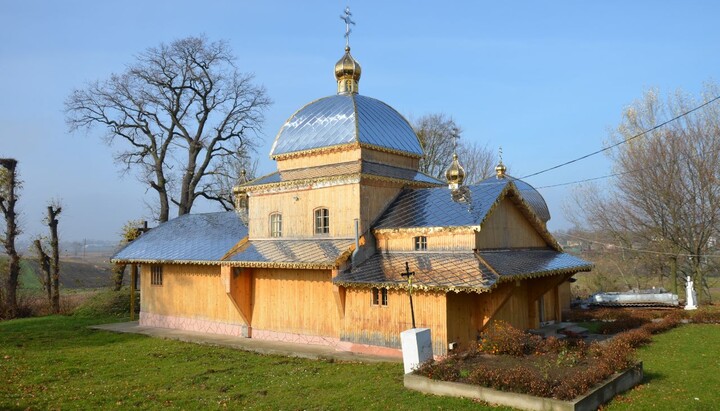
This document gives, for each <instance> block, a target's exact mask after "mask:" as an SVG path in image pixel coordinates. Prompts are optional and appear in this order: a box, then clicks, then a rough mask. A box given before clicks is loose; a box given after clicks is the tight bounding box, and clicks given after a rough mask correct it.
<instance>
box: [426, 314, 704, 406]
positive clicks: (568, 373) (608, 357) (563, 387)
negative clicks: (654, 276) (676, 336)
mask: <svg viewBox="0 0 720 411" xmlns="http://www.w3.org/2000/svg"><path fill="white" fill-rule="evenodd" d="M666 314H667V313H666ZM703 318H705V317H703ZM617 321H623V320H620V319H618V320H616V322H617ZM680 323H681V316H680V315H675V314H673V315H666V316H665V317H664V318H655V319H654V320H653V319H652V317H651V318H641V319H640V320H638V319H633V318H632V317H627V319H626V321H623V322H622V324H625V325H628V326H629V325H630V324H634V325H636V326H637V328H633V329H631V330H628V331H624V332H622V333H619V334H617V335H616V336H615V337H613V338H612V339H610V340H608V341H604V342H593V343H591V344H587V343H585V341H583V340H581V339H567V340H558V339H557V338H552V337H551V338H548V339H542V338H541V337H539V336H535V335H530V334H527V333H525V332H523V331H520V330H517V329H515V328H513V327H511V326H509V325H508V324H505V323H502V322H498V323H495V325H493V326H491V327H490V328H489V329H488V330H487V331H485V332H484V333H483V334H482V336H481V340H480V341H479V342H478V344H477V345H475V346H474V347H472V348H471V349H469V350H466V351H462V352H457V353H453V354H451V355H449V356H447V357H446V358H444V359H443V360H441V361H430V362H427V363H425V364H423V365H422V366H421V367H419V368H418V369H417V370H416V371H415V373H416V374H418V375H422V376H425V377H428V378H431V379H435V380H442V381H451V382H462V383H467V384H474V385H479V386H482V387H489V388H493V389H496V390H501V391H510V392H516V393H523V394H530V395H534V396H539V397H546V398H555V399H560V400H571V399H573V398H576V397H578V396H579V395H582V394H584V393H586V392H587V391H588V390H589V389H590V388H592V387H593V386H595V385H596V384H598V383H600V382H601V381H604V380H606V379H607V378H608V377H610V376H612V375H613V374H615V373H618V372H621V371H624V370H626V369H628V368H630V367H631V366H632V365H633V364H635V356H634V348H636V347H639V346H642V345H645V344H648V343H649V342H650V341H651V340H652V335H653V334H657V333H660V332H664V331H667V330H669V329H671V328H674V327H676V326H678V325H679V324H680ZM609 324H611V323H609ZM617 327H618V329H625V328H624V327H620V326H617Z"/></svg>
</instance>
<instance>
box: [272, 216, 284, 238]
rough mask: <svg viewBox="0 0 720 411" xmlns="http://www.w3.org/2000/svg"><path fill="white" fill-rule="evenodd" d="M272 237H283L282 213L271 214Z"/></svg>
mask: <svg viewBox="0 0 720 411" xmlns="http://www.w3.org/2000/svg"><path fill="white" fill-rule="evenodd" d="M270 237H274V238H277V237H282V214H280V213H272V214H270Z"/></svg>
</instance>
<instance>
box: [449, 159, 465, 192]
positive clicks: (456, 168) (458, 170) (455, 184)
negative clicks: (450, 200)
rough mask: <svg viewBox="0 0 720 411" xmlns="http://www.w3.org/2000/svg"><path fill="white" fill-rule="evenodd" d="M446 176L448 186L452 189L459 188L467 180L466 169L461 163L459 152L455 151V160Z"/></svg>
mask: <svg viewBox="0 0 720 411" xmlns="http://www.w3.org/2000/svg"><path fill="white" fill-rule="evenodd" d="M445 178H447V182H448V187H449V188H450V189H451V190H457V189H458V188H460V186H461V185H462V183H463V181H465V169H464V168H462V166H461V165H460V161H458V155H457V153H453V160H452V163H451V164H450V167H449V168H448V169H447V171H446V172H445Z"/></svg>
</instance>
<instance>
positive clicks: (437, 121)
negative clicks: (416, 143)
mask: <svg viewBox="0 0 720 411" xmlns="http://www.w3.org/2000/svg"><path fill="white" fill-rule="evenodd" d="M412 126H413V129H414V130H415V133H416V134H417V136H418V138H419V139H420V144H422V147H423V151H424V152H425V156H424V157H423V159H422V160H420V171H421V172H423V173H425V174H428V175H430V176H433V177H435V178H438V179H440V180H444V179H445V171H447V169H448V167H450V163H451V162H452V156H453V153H455V152H457V154H458V156H459V158H460V163H461V164H462V166H463V168H464V169H465V181H466V182H467V183H468V184H472V183H476V182H478V181H480V180H482V179H484V178H487V177H489V176H491V175H493V168H494V167H495V162H494V159H495V156H494V154H493V153H492V152H491V151H490V150H488V148H487V147H486V146H480V145H478V144H477V143H466V142H464V141H462V129H461V128H460V126H458V125H457V123H455V120H453V118H452V117H450V116H448V115H446V114H444V113H435V114H426V115H424V116H422V117H420V118H418V119H417V120H413V121H412Z"/></svg>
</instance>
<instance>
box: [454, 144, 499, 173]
mask: <svg viewBox="0 0 720 411" xmlns="http://www.w3.org/2000/svg"><path fill="white" fill-rule="evenodd" d="M458 156H459V158H460V163H461V164H462V166H463V168H464V169H465V182H466V183H468V184H475V183H477V182H479V181H481V180H484V179H486V178H488V177H492V176H494V175H495V166H496V165H497V161H498V159H497V157H496V156H495V154H494V153H493V152H492V151H491V150H490V149H488V147H487V145H485V146H480V145H479V144H477V143H475V142H473V143H467V142H463V141H461V142H460V145H459V146H458Z"/></svg>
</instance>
